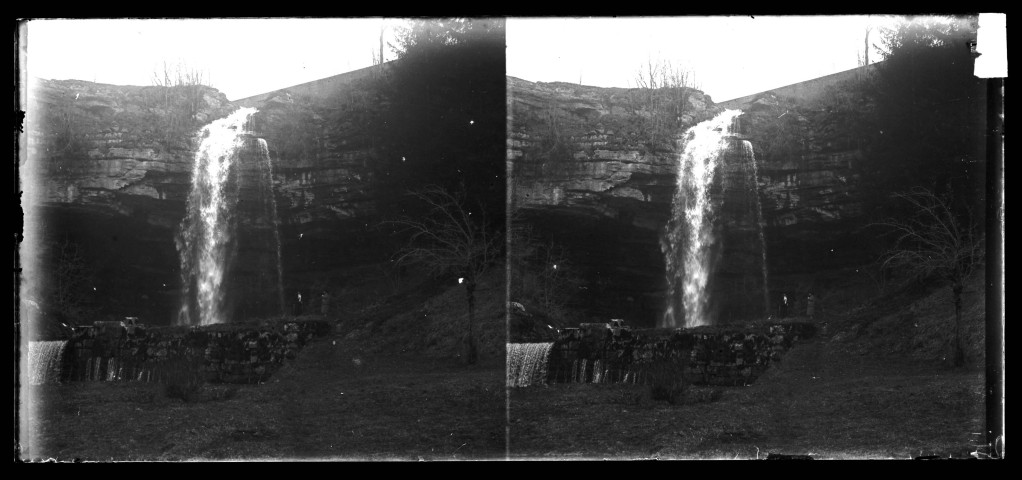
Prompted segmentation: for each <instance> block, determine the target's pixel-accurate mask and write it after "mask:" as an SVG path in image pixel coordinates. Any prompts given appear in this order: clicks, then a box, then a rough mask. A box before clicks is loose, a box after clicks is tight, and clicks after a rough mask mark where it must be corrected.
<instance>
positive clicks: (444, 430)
mask: <svg viewBox="0 0 1022 480" xmlns="http://www.w3.org/2000/svg"><path fill="white" fill-rule="evenodd" d="M334 341H335V339H327V340H320V341H318V342H316V343H315V344H313V345H310V346H308V347H306V349H305V350H303V351H302V354H301V355H300V358H299V359H298V360H297V361H296V362H294V363H292V364H290V365H288V366H286V367H284V368H283V369H282V370H280V371H278V372H277V373H276V374H275V375H274V376H273V378H272V379H271V380H270V381H269V382H267V383H266V384H263V385H240V386H227V385H206V386H205V387H204V388H205V390H204V392H203V394H202V397H201V399H200V400H199V401H195V402H189V403H185V402H182V401H181V400H177V399H170V398H166V397H165V396H164V395H163V393H162V391H161V388H160V386H158V385H150V384H139V383H134V382H78V383H72V384H68V385H58V386H41V387H35V388H37V391H36V393H37V395H38V397H37V398H38V399H39V401H38V402H35V403H36V405H37V406H38V409H37V411H36V412H35V415H34V417H33V418H31V419H30V422H31V424H32V425H35V427H36V428H34V429H32V432H31V436H30V438H29V441H28V443H27V447H28V448H27V453H28V457H29V458H30V459H45V458H54V459H57V460H65V461H66V460H74V459H82V460H98V461H109V460H116V461H132V460H142V461H148V460H166V461H179V460H238V459H249V460H251V459H280V460H301V459H349V460H419V459H425V460H454V459H475V458H492V457H497V456H500V457H502V456H503V454H504V444H505V440H504V439H505V433H504V415H505V401H504V388H503V381H504V371H503V367H504V364H503V362H502V361H501V362H496V361H494V360H493V359H490V360H489V361H488V362H487V363H483V364H478V365H475V366H462V365H460V364H459V363H456V362H453V361H450V360H447V361H444V360H424V359H423V358H421V357H395V356H392V355H381V356H377V355H352V352H353V351H356V350H357V349H356V348H355V347H354V346H353V345H350V344H347V343H345V342H344V341H343V340H340V341H337V343H336V344H334V343H333V342H334Z"/></svg>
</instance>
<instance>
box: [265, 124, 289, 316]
mask: <svg viewBox="0 0 1022 480" xmlns="http://www.w3.org/2000/svg"><path fill="white" fill-rule="evenodd" d="M259 149H260V152H261V153H262V155H263V157H265V158H266V185H268V186H269V194H268V195H267V197H269V211H270V212H269V213H270V218H271V219H272V220H273V241H274V242H275V243H276V246H277V300H278V302H279V305H280V315H281V316H283V315H284V314H285V313H287V312H285V310H284V264H283V262H282V261H281V252H280V216H279V215H278V213H277V197H276V196H275V195H274V191H273V159H272V158H270V149H269V147H267V146H266V140H263V139H261V138H260V139H259Z"/></svg>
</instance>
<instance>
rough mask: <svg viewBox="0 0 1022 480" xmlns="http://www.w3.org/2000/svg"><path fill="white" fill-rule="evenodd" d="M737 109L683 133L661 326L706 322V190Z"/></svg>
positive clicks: (709, 213)
mask: <svg viewBox="0 0 1022 480" xmlns="http://www.w3.org/2000/svg"><path fill="white" fill-rule="evenodd" d="M741 113H742V112H741V111H739V110H725V111H724V112H722V113H720V114H719V115H717V116H716V117H714V118H712V119H710V120H707V121H704V122H700V123H699V124H697V125H695V126H693V127H692V128H689V129H688V131H686V132H685V137H684V139H683V142H684V148H683V150H682V153H681V155H680V157H679V159H678V162H679V165H678V190H677V192H676V193H675V195H674V200H673V202H672V205H671V211H672V214H671V221H670V222H669V223H668V226H667V232H666V235H665V238H664V242H663V243H662V244H661V247H662V251H663V252H664V255H665V258H664V260H665V263H666V265H667V288H668V290H667V302H668V303H667V308H666V310H665V311H664V316H663V318H662V319H661V322H660V326H661V327H669V328H676V327H695V326H699V325H706V324H709V323H710V321H709V318H708V315H707V308H706V307H707V303H708V302H707V295H706V286H707V282H708V280H709V276H710V272H711V270H712V264H711V260H712V257H711V253H712V252H711V246H712V245H713V241H714V233H713V223H714V208H713V207H714V206H713V202H712V201H711V198H710V186H711V185H712V183H713V180H714V175H715V173H716V171H717V163H718V159H719V157H720V153H721V151H722V150H723V149H724V148H725V147H726V146H727V140H726V137H727V136H728V135H729V134H730V128H731V126H732V124H733V122H734V119H735V117H737V116H738V115H741Z"/></svg>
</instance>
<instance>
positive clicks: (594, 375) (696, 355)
mask: <svg viewBox="0 0 1022 480" xmlns="http://www.w3.org/2000/svg"><path fill="white" fill-rule="evenodd" d="M814 333H815V326H814V325H813V324H811V323H801V322H791V323H775V324H762V325H745V326H740V325H732V326H728V327H726V328H723V327H698V328H692V329H673V330H667V329H642V330H631V329H628V328H609V327H608V326H607V325H606V324H603V323H584V324H582V325H581V326H580V327H579V328H569V329H564V330H562V331H561V337H560V338H559V339H558V340H557V341H556V342H554V346H553V348H552V350H551V353H550V366H549V369H548V381H550V382H583V383H589V382H596V383H605V382H636V383H643V382H648V381H650V378H651V376H653V375H658V376H659V375H663V374H664V370H665V369H670V370H673V371H676V372H677V374H678V375H682V376H683V377H684V378H685V380H686V381H688V382H692V383H697V384H710V385H748V384H750V383H752V382H754V381H755V380H756V378H758V377H759V376H760V375H762V374H763V372H765V371H766V370H767V368H768V367H769V366H770V365H771V364H773V363H774V362H776V361H778V360H780V358H781V355H782V354H783V353H784V352H785V351H787V350H788V349H790V348H791V347H792V346H793V345H794V344H795V342H797V341H799V340H803V339H806V338H809V337H812V336H813V334H814Z"/></svg>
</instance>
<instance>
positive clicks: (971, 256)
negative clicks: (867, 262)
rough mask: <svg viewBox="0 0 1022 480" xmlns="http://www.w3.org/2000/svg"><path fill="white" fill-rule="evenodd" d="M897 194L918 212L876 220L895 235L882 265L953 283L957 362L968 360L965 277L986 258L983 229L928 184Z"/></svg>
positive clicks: (885, 253) (914, 274)
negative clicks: (964, 322)
mask: <svg viewBox="0 0 1022 480" xmlns="http://www.w3.org/2000/svg"><path fill="white" fill-rule="evenodd" d="M895 196H896V197H897V198H899V199H901V200H904V201H906V202H908V203H909V204H910V206H911V208H912V210H913V215H912V216H911V217H909V218H907V219H891V220H887V221H885V222H877V223H874V224H873V225H876V226H880V227H884V228H887V229H888V230H889V232H890V234H891V235H893V236H894V240H893V242H892V244H891V247H890V248H889V249H888V250H887V251H886V252H884V254H883V255H882V256H881V261H882V266H883V267H884V268H886V267H894V268H902V269H904V270H905V271H907V272H908V273H909V274H910V275H911V276H913V277H916V278H920V277H929V276H932V275H939V276H940V277H942V278H944V279H945V280H947V281H949V282H950V284H951V295H952V300H953V301H954V305H955V325H954V333H953V337H954V338H953V345H954V352H953V354H954V364H955V366H961V365H963V364H964V363H965V356H964V353H963V350H962V339H961V330H962V291H963V289H964V284H965V280H966V279H967V278H968V277H969V276H970V275H971V274H972V272H973V270H975V269H976V268H977V267H978V266H980V265H981V264H982V262H983V251H984V244H983V233H982V231H981V230H980V229H979V228H977V226H976V225H975V223H974V222H973V221H972V218H971V216H970V217H966V218H965V220H961V219H959V217H958V216H956V215H955V213H954V211H953V209H952V205H951V201H950V199H948V198H947V197H941V196H938V195H936V194H935V193H933V192H932V191H930V190H927V189H924V188H915V189H912V190H911V191H909V192H908V193H899V194H895Z"/></svg>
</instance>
